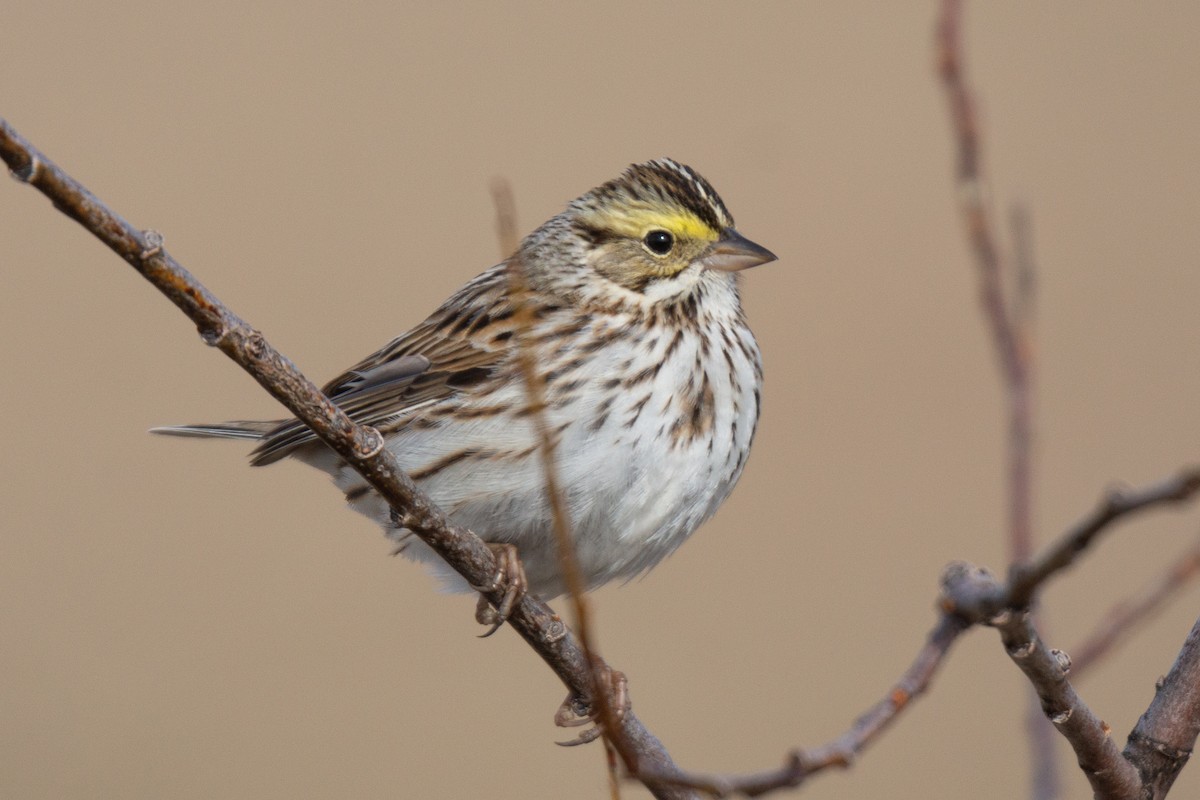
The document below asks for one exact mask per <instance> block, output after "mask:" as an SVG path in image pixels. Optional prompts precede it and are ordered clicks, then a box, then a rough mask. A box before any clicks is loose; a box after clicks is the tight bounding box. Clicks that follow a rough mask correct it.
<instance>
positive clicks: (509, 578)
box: [471, 543, 529, 639]
mask: <svg viewBox="0 0 1200 800" xmlns="http://www.w3.org/2000/svg"><path fill="white" fill-rule="evenodd" d="M488 547H490V548H491V550H492V552H493V553H494V554H495V556H496V574H495V575H494V576H493V577H492V580H491V583H490V585H488V586H472V587H471V588H472V589H474V590H475V591H477V592H495V591H497V590H499V589H504V596H503V597H502V598H501V599H500V605H499V606H497V607H496V608H495V609H493V608H492V606H491V604H490V603H489V602H488V599H487V597H486V596H482V595H481V596H480V598H479V604H478V605H477V606H476V607H475V621H476V622H478V623H479V624H480V625H489V626H491V627H490V628H489V629H488V630H487V632H485V633H482V634H480V635H479V638H480V639H486V638H487V637H489V636H491V635H492V634H493V633H495V632H496V631H498V630H500V626H501V625H503V624H504V622H505V620H507V619H508V617H509V615H510V614H512V611H513V609H514V608H516V606H517V603H519V602H520V601H521V598H522V597H524V596H525V593H526V592H527V591H528V589H529V581H528V580H527V579H526V578H525V567H524V566H523V565H522V564H521V559H520V558H519V557H518V556H517V548H516V546H515V545H511V544H493V543H489V544H488Z"/></svg>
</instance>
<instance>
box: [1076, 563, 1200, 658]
mask: <svg viewBox="0 0 1200 800" xmlns="http://www.w3.org/2000/svg"><path fill="white" fill-rule="evenodd" d="M1198 575H1200V539H1197V540H1196V541H1194V542H1192V545H1191V547H1189V548H1188V549H1187V550H1184V551H1183V552H1182V553H1180V554H1179V555H1178V556H1177V557H1176V558H1175V560H1174V561H1172V562H1171V564H1170V565H1168V567H1167V569H1165V570H1163V571H1162V572H1161V573H1159V574H1158V575H1157V576H1155V578H1154V579H1153V580H1152V581H1151V582H1150V583H1149V584H1147V585H1146V586H1145V587H1144V588H1142V590H1141V591H1139V592H1138V593H1137V594H1136V595H1134V596H1132V597H1127V598H1125V599H1124V600H1122V601H1120V602H1119V603H1116V604H1115V605H1113V606H1112V608H1110V609H1109V610H1108V611H1107V612H1106V613H1105V614H1104V616H1103V617H1101V619H1100V622H1099V624H1097V625H1096V628H1095V630H1093V631H1092V633H1091V634H1089V635H1088V636H1086V637H1084V639H1083V641H1082V642H1080V643H1079V644H1078V645H1077V646H1076V647H1075V648H1073V649H1071V650H1069V651H1067V652H1069V653H1070V654H1071V661H1072V664H1073V666H1072V667H1071V669H1072V671H1073V672H1074V673H1075V677H1076V679H1078V678H1079V675H1080V674H1082V673H1084V672H1085V671H1087V670H1088V669H1089V668H1091V667H1093V666H1095V664H1096V663H1098V662H1099V661H1100V660H1101V659H1102V658H1103V657H1104V656H1106V655H1107V654H1108V653H1110V652H1111V651H1112V649H1113V647H1114V646H1115V645H1116V644H1117V643H1118V642H1120V641H1121V640H1123V639H1124V638H1125V637H1126V636H1128V635H1129V634H1130V633H1132V632H1133V630H1134V629H1135V628H1136V627H1137V626H1138V624H1140V623H1142V622H1145V621H1146V620H1148V619H1150V618H1151V617H1153V616H1154V615H1155V614H1156V613H1157V612H1159V611H1161V610H1162V609H1163V607H1164V606H1165V605H1166V603H1167V601H1168V600H1170V599H1171V598H1172V597H1174V596H1175V595H1176V594H1177V593H1178V592H1179V591H1180V590H1181V589H1183V588H1184V587H1185V586H1187V585H1188V584H1189V583H1190V582H1191V581H1192V580H1194V579H1195V578H1196V577H1197V576H1198Z"/></svg>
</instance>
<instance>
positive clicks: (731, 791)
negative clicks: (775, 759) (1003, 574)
mask: <svg viewBox="0 0 1200 800" xmlns="http://www.w3.org/2000/svg"><path fill="white" fill-rule="evenodd" d="M968 627H970V625H969V623H967V622H966V621H965V620H964V619H962V618H961V617H958V616H956V615H954V614H942V615H941V616H940V617H939V618H938V622H937V625H935V626H934V628H933V630H931V631H930V632H929V636H928V638H927V639H926V641H925V645H924V646H923V647H922V648H921V650H920V651H919V652H918V653H917V656H916V658H914V659H913V662H912V664H911V665H909V668H908V669H907V670H905V671H904V674H902V675H901V676H900V677H899V679H897V681H896V683H895V684H894V685H893V686H892V688H891V689H890V690H889V691H888V693H887V694H886V695H885V696H884V697H883V699H881V700H880V701H879V702H877V703H875V705H873V706H871V707H870V708H869V709H867V710H866V711H865V712H864V713H863V714H861V715H860V716H859V717H858V718H857V719H856V720H854V723H853V724H852V725H851V726H850V728H849V729H848V730H847V731H846V732H845V733H843V734H842V735H841V736H839V737H837V738H836V739H833V740H832V741H830V742H827V743H826V744H823V745H820V746H817V747H810V748H803V749H799V750H795V751H793V752H791V753H789V754H788V756H787V758H786V760H785V761H784V764H783V765H782V766H781V767H779V768H778V769H774V770H768V771H765V772H758V773H750V774H746V775H701V774H698V773H685V772H682V771H678V770H677V771H673V772H666V773H649V772H645V773H643V775H642V777H643V778H653V779H657V780H661V781H665V782H670V783H674V784H676V785H681V786H688V787H691V788H693V789H699V790H701V791H704V792H707V793H709V794H711V795H714V796H716V797H731V796H735V795H742V796H744V797H761V796H762V795H765V794H768V793H769V792H773V791H775V790H777V789H785V788H794V787H797V786H800V785H801V784H802V783H804V782H805V781H807V780H808V779H809V778H811V777H813V776H814V775H816V774H817V773H818V772H822V771H824V770H826V769H829V768H831V767H838V768H842V769H844V768H847V767H850V766H851V765H853V763H854V761H855V759H856V758H857V757H858V754H859V753H861V752H862V751H863V750H865V749H866V748H867V746H868V745H870V744H871V743H873V742H874V741H875V739H877V738H878V737H879V735H880V734H882V733H883V731H884V730H886V729H887V728H888V727H889V726H890V725H891V724H892V722H894V721H895V720H896V718H897V717H899V716H900V714H901V712H903V711H904V709H906V708H907V707H908V706H909V704H910V703H911V702H912V701H913V700H915V699H916V698H917V697H919V696H920V695H922V694H924V693H925V690H926V689H927V688H928V687H929V684H930V682H931V681H932V680H933V676H934V674H935V673H936V672H937V669H938V667H939V666H941V663H942V661H943V660H945V658H946V655H947V654H948V653H949V651H950V646H951V645H953V644H954V642H955V641H956V640H957V639H958V637H959V636H960V635H961V634H962V633H963V632H964V631H966V630H967V628H968Z"/></svg>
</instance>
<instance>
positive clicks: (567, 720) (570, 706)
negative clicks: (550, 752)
mask: <svg viewBox="0 0 1200 800" xmlns="http://www.w3.org/2000/svg"><path fill="white" fill-rule="evenodd" d="M602 683H603V684H605V686H604V689H605V691H606V692H607V693H608V697H607V699H606V702H609V703H610V704H611V705H610V708H611V709H612V711H613V714H614V715H615V717H616V719H615V720H614V721H615V722H616V723H618V724H619V723H620V722H621V720H623V719H624V718H625V714H626V713H628V712H629V709H630V708H631V707H632V706H631V703H630V701H629V681H628V680H626V678H625V674H624V673H622V672H618V671H617V670H614V669H609V668H607V667H605V674H604V676H603V679H602ZM554 724H555V725H557V726H558V727H560V728H578V727H581V726H583V725H592V727H590V728H588V729H587V730H585V731H583V732H582V733H580V734H579V735H578V736H577V737H575V738H574V739H570V740H568V741H565V742H555V744H557V745H558V746H560V747H578V746H579V745H581V744H587V743H588V742H594V741H596V740H597V739H599V738H600V736H601V735H602V734H603V731H602V730H601V728H600V725H599V716H598V715H597V714H596V713H595V712H594V711H593V710H592V709H591V708H590V707H589V706H588V704H587V702H586V701H585V700H584V699H583V698H581V697H578V696H577V695H574V694H569V695H567V699H566V700H563V702H562V705H560V706H559V707H558V711H556V712H554Z"/></svg>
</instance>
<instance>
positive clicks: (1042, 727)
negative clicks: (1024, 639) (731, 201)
mask: <svg viewBox="0 0 1200 800" xmlns="http://www.w3.org/2000/svg"><path fill="white" fill-rule="evenodd" d="M961 28H962V3H961V1H960V0H944V2H943V4H942V13H941V17H940V19H939V21H938V28H937V47H938V67H939V74H940V75H941V78H942V83H943V85H944V86H945V89H946V97H947V100H948V102H949V105H950V111H951V122H952V125H953V128H954V134H955V141H956V142H957V146H958V172H957V181H958V187H959V203H960V206H961V208H962V214H963V221H964V223H965V225H966V231H967V239H968V241H969V242H970V243H971V246H972V250H973V251H974V253H975V262H976V264H977V266H978V272H979V281H980V297H981V302H982V307H983V311H984V316H985V317H986V319H987V322H988V327H989V330H990V331H991V334H992V342H993V346H994V349H995V351H996V355H997V357H998V358H997V363H998V364H999V366H1000V374H1001V375H1000V376H1001V380H1002V381H1003V383H1004V387H1005V390H1006V394H1007V398H1008V454H1007V458H1008V542H1009V560H1010V562H1011V563H1022V562H1024V561H1025V560H1026V559H1028V558H1029V556H1030V555H1031V553H1032V552H1033V425H1034V423H1033V359H1034V347H1033V338H1034V328H1033V309H1034V296H1033V293H1034V288H1035V286H1036V283H1035V279H1034V260H1033V255H1032V244H1031V240H1030V237H1029V236H1028V235H1027V234H1028V230H1029V225H1028V214H1027V213H1025V212H1024V210H1023V209H1022V210H1021V211H1020V212H1014V216H1013V235H1014V240H1015V241H1014V247H1013V249H1014V252H1015V253H1016V257H1015V258H1016V262H1017V275H1016V286H1015V290H1014V291H1013V293H1012V294H1011V295H1009V296H1007V297H1006V295H1005V292H1004V273H1005V268H1006V265H1005V263H1004V258H1003V255H1002V253H1001V250H1000V247H999V246H998V244H997V242H996V239H995V236H994V234H993V231H994V228H995V226H994V225H993V224H992V221H991V214H990V212H989V208H988V205H987V192H986V186H987V183H986V179H985V177H984V174H983V166H982V163H983V156H982V151H981V147H980V144H979V141H980V125H979V120H978V116H977V115H976V113H975V100H974V97H973V96H972V93H971V90H970V88H969V87H968V85H967V80H966V76H965V74H964V68H963V56H962V36H961ZM1026 724H1027V728H1028V730H1029V734H1030V736H1029V746H1030V758H1031V761H1032V787H1033V797H1034V800H1051V798H1054V797H1057V796H1058V794H1059V781H1058V768H1057V765H1056V764H1055V762H1054V760H1053V758H1054V748H1053V741H1052V740H1053V736H1054V735H1053V733H1051V731H1050V728H1049V727H1048V726H1047V725H1046V723H1045V720H1044V718H1043V717H1042V715H1041V713H1040V710H1039V709H1038V707H1037V704H1036V703H1032V702H1031V704H1030V707H1029V711H1028V713H1027V715H1026Z"/></svg>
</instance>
